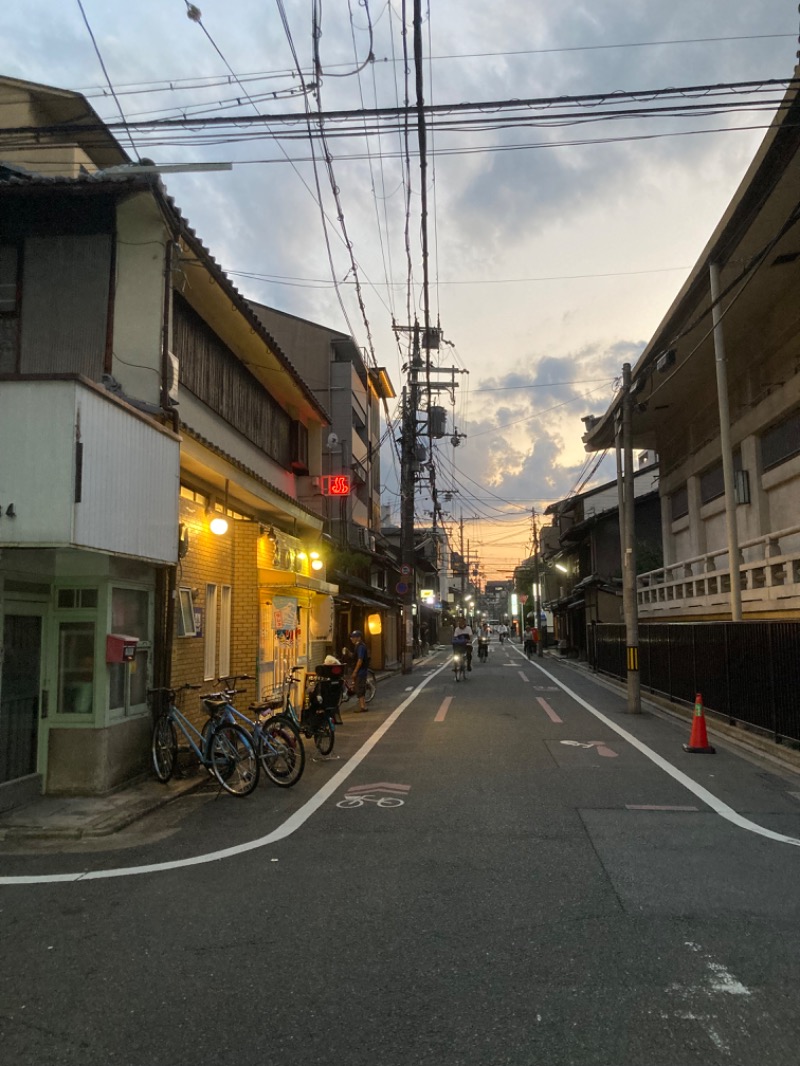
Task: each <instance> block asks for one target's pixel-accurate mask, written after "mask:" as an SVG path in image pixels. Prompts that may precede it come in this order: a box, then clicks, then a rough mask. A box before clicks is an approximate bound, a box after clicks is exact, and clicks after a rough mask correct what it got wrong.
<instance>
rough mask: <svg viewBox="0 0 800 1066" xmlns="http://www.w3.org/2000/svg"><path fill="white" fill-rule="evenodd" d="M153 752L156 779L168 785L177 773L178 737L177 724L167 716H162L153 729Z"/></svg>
mask: <svg viewBox="0 0 800 1066" xmlns="http://www.w3.org/2000/svg"><path fill="white" fill-rule="evenodd" d="M151 750H152V753H153V769H154V770H155V772H156V777H157V778H158V780H159V781H163V782H164V784H166V783H167V781H169V779H170V778H171V777H172V775H173V774H174V773H175V766H176V764H177V762H178V736H177V734H176V732H175V723H174V722H173V721H172V719H171V718H168V717H167V715H166V714H160V715H159V716H158V721H157V722H156V724H155V726H154V727H153V740H152V743H151Z"/></svg>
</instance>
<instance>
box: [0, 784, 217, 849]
mask: <svg viewBox="0 0 800 1066" xmlns="http://www.w3.org/2000/svg"><path fill="white" fill-rule="evenodd" d="M208 780H209V778H208V775H207V774H205V773H199V772H198V773H192V774H190V775H189V776H187V777H182V778H175V779H173V780H172V781H169V782H167V784H166V785H162V784H161V782H160V781H156V780H155V779H154V778H148V779H146V780H143V781H137V782H136V783H134V784H132V785H128V786H126V787H124V788H121V789H119V790H118V791H117V792H112V793H109V794H108V795H105V796H40V797H39V798H38V799H35V800H34V801H33V802H32V803H26V804H25V805H24V806H23V807H14V808H12V809H11V810H8V811H4V812H3V813H2V814H0V842H2V841H4V840H25V839H41V838H48V837H49V838H51V839H53V838H55V839H62V840H79V839H81V838H85V837H103V836H109V835H110V834H111V833H116V832H118V831H119V830H120V829H124V828H125V827H126V826H128V825H130V824H131V823H132V822H135V821H137V820H138V819H139V818H142V817H143V816H144V815H146V814H149V813H150V812H151V811H155V810H157V809H158V808H159V807H163V806H164V805H165V804H167V803H171V802H172V801H173V800H175V799H178V798H179V797H180V796H185V795H186V793H187V792H193V791H194V790H195V789H196V788H199V787H200V786H201V785H203V784H205V783H206V782H207V781H208Z"/></svg>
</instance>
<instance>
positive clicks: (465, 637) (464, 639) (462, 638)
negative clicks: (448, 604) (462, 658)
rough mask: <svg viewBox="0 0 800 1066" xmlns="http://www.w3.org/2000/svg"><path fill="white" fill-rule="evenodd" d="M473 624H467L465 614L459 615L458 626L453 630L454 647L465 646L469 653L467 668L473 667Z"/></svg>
mask: <svg viewBox="0 0 800 1066" xmlns="http://www.w3.org/2000/svg"><path fill="white" fill-rule="evenodd" d="M473 636H474V634H473V632H472V626H470V625H468V624H467V620H466V618H465V617H464V615H463V614H462V615H459V617H458V621H457V623H456V627H455V629H454V630H453V640H452V644H453V647H454V648H464V650H465V651H466V653H467V669H468V670H471V669H472V638H473Z"/></svg>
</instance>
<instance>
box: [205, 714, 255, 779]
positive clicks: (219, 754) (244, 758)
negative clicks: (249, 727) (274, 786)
mask: <svg viewBox="0 0 800 1066" xmlns="http://www.w3.org/2000/svg"><path fill="white" fill-rule="evenodd" d="M209 758H210V760H211V770H212V772H213V774H214V777H216V779H217V781H219V783H220V784H221V785H222V787H223V788H224V789H225V791H226V792H230V794H231V795H232V796H249V795H250V793H251V792H252V791H253V789H254V788H255V787H256V785H257V784H258V771H259V765H260V764H259V761H258V757H257V756H256V752H255V748H254V747H253V742H252V741H251V740H250V737H249V736H248V735H247V733H245V731H244V730H243V729H242V727H241V726H238V725H232V724H231V723H229V722H228V723H225V724H224V725H221V726H218V728H217V729H216V730H215V732H214V736H213V737H212V738H211V750H210V752H209Z"/></svg>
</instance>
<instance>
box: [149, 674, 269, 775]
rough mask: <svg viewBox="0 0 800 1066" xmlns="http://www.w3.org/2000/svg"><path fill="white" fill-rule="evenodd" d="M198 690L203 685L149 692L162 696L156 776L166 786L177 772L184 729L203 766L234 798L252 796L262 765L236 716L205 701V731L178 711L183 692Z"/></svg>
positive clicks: (155, 750) (154, 753) (153, 745)
mask: <svg viewBox="0 0 800 1066" xmlns="http://www.w3.org/2000/svg"><path fill="white" fill-rule="evenodd" d="M198 688H200V686H199V685H182V686H181V687H180V688H179V689H174V688H154V689H149V691H148V696H150V697H151V698H152V697H158V699H159V702H160V706H161V710H160V712H159V714H158V717H157V718H156V723H155V725H154V726H153V738H152V743H151V751H152V756H153V769H154V770H155V773H156V777H157V778H158V780H159V781H163V782H164V783H165V784H166V782H167V781H169V779H170V778H171V777H172V775H173V774H174V773H175V767H176V766H177V763H178V730H180V732H181V733H182V734H183V736H184V738H185V740H186V742H187V744H188V745H189V748H190V749H191V751H193V752H194V754H195V755H196V756H197V758H198V760H199V761H200V765H201V766H205V768H206V769H207V770H208V771H209V773H211V774H213V776H214V777H215V778H216V779H217V781H218V782H219V784H220V785H221V786H222V788H224V789H225V791H226V792H230V794H231V795H232V796H249V795H250V793H251V792H252V791H253V789H254V788H255V787H256V785H257V784H258V771H259V765H260V764H259V761H258V756H257V755H256V751H255V748H254V747H253V743H252V741H251V740H250V737H249V736H248V734H247V733H246V732H245V730H244V729H242V727H241V726H239V725H237V724H236V723H235V722H234V720H233V715H232V714H231V713H230V712H229V711H228V710H226V708H225V707H224V706H220V705H219V704H218V703H216V702H215V701H213V700H211V701H209V700H206V699H204V700H203V701H202V703H203V708H204V709H205V711H206V713H207V714H208V715H209V721H208V722H207V723H206V725H205V728H204V730H203V732H201V731H200V730H199V729H196V728H195V727H194V726H193V725H192V723H191V722H190V721H189V719H188V718H187V717H186V716H185V715H184V714H182V713H181V711H180V710H178V707H177V705H176V704H177V701H178V699H179V693H183V692H185V691H187V690H189V689H198Z"/></svg>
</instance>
